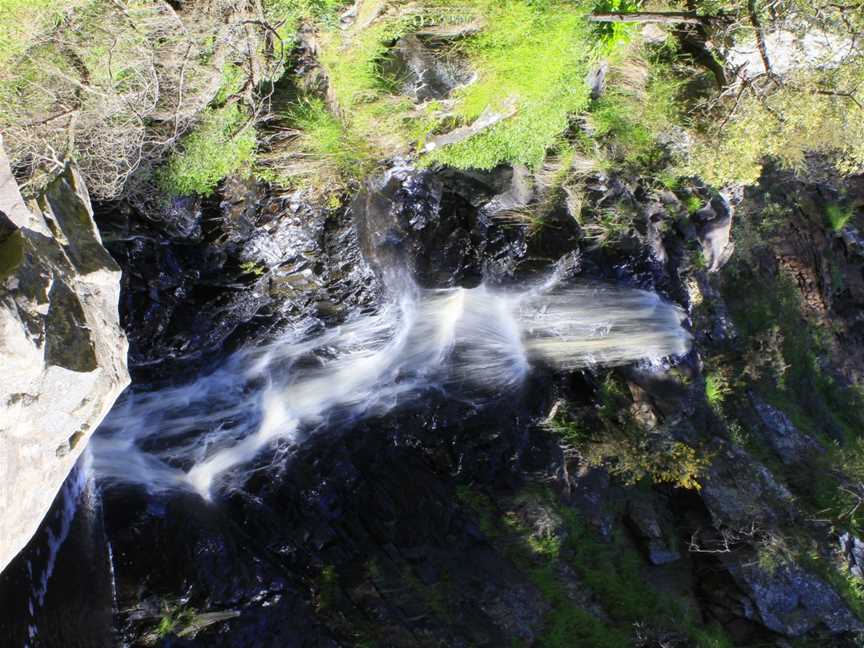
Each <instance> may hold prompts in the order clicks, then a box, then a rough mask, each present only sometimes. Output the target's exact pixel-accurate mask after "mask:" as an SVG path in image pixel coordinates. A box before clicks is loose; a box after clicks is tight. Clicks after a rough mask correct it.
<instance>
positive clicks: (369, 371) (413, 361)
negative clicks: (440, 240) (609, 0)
mask: <svg viewBox="0 0 864 648" xmlns="http://www.w3.org/2000/svg"><path fill="white" fill-rule="evenodd" d="M400 292H401V296H400V297H399V299H396V300H394V301H392V302H391V303H389V304H387V305H385V306H384V307H383V308H381V309H380V310H379V311H378V312H376V313H374V314H363V315H357V316H355V317H353V318H351V319H349V320H348V321H347V322H345V323H344V324H343V325H341V326H338V327H335V328H332V329H330V330H326V331H325V332H323V333H317V334H310V332H309V331H307V330H301V331H294V332H291V333H289V334H287V335H285V336H283V337H282V338H281V339H278V340H276V341H274V342H272V343H270V344H268V345H266V346H262V347H258V348H252V349H244V350H241V351H239V352H237V353H235V354H234V355H233V356H231V357H230V358H228V359H227V361H226V362H225V363H224V364H223V365H222V366H221V367H220V368H218V369H217V370H215V371H213V372H212V373H209V374H207V375H204V376H201V377H199V378H198V379H196V380H194V381H192V382H190V383H187V384H184V385H180V386H176V387H170V388H166V389H162V390H158V391H150V392H143V393H141V392H132V393H130V394H129V395H128V396H127V397H126V398H125V400H124V401H123V402H122V403H121V404H119V405H118V406H116V407H115V409H114V410H113V412H112V413H111V415H110V416H109V418H108V419H107V420H106V422H105V423H104V424H103V428H102V430H101V432H100V433H99V434H98V435H97V436H96V437H95V438H94V453H95V467H96V470H97V473H98V475H99V476H100V478H101V479H103V480H105V481H106V482H109V483H111V482H113V483H128V484H137V485H140V486H143V487H145V488H147V489H148V490H149V491H151V492H161V491H167V490H175V489H189V490H193V491H197V492H198V493H200V494H201V495H202V496H203V497H206V498H209V497H211V496H212V493H213V491H214V489H216V488H231V487H232V486H235V485H239V484H240V483H242V481H243V479H244V478H245V477H246V476H247V475H246V474H245V473H244V467H245V466H247V465H248V464H249V463H250V462H251V460H252V459H254V458H255V457H256V456H257V455H258V454H259V452H260V451H261V450H263V449H264V448H265V447H267V446H269V445H271V444H273V443H275V442H276V441H277V440H281V441H282V442H288V443H291V442H297V441H299V440H300V438H301V436H302V435H305V434H309V433H311V432H312V431H314V430H315V429H316V428H319V427H320V426H324V425H329V424H334V423H336V422H338V421H340V420H348V419H356V418H358V417H362V416H368V415H371V414H376V413H383V412H386V411H388V410H390V409H391V408H393V407H394V406H396V405H397V404H403V403H405V402H408V401H409V400H410V399H412V398H416V397H417V396H418V395H420V394H421V393H422V392H423V391H424V390H426V389H439V390H442V391H444V393H450V394H454V395H458V396H459V397H460V398H465V397H466V396H465V395H466V394H478V396H477V398H478V399H480V398H494V397H495V395H500V394H501V393H503V392H506V391H507V390H509V389H512V388H514V387H516V386H517V385H519V384H520V383H521V382H522V381H523V380H524V378H525V376H526V374H527V373H528V371H529V369H530V367H531V366H532V364H535V363H543V364H548V365H552V366H556V367H560V368H566V369H574V368H579V367H586V366H594V365H607V366H613V365H620V364H625V363H628V362H633V361H637V360H642V359H650V358H661V357H664V356H670V355H680V354H683V353H686V352H687V351H688V349H689V347H690V336H689V334H688V333H687V332H686V331H685V330H684V329H683V328H682V326H681V322H682V319H683V312H682V311H681V310H680V309H679V308H678V307H677V306H674V305H672V304H669V303H668V302H665V301H663V300H661V299H660V298H659V297H658V296H657V295H656V294H653V293H649V292H645V291H641V290H634V289H621V288H613V287H608V286H598V285H583V286H575V287H574V286H570V287H562V286H557V285H555V282H554V281H551V282H549V283H548V284H546V285H543V286H541V287H537V288H534V289H530V290H525V291H522V292H507V291H493V290H491V289H488V288H486V287H484V286H480V287H478V288H474V289H462V288H456V289H447V290H419V289H417V288H416V287H413V286H409V287H407V288H405V289H403V290H402V291H400ZM484 395H485V396H484ZM469 397H473V396H469Z"/></svg>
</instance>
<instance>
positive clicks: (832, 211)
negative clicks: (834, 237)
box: [825, 203, 852, 232]
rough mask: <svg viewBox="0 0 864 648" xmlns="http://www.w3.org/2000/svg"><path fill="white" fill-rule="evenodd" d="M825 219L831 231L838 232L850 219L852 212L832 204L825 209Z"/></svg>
mask: <svg viewBox="0 0 864 648" xmlns="http://www.w3.org/2000/svg"><path fill="white" fill-rule="evenodd" d="M825 219H826V220H827V222H828V226H829V227H830V228H831V230H832V231H834V232H839V231H840V230H842V229H843V228H844V227H846V224H847V223H848V222H849V221H850V220H851V219H852V210H851V209H849V208H848V207H845V208H844V207H841V206H840V205H838V204H836V203H832V204H830V205H828V206H827V207H826V208H825Z"/></svg>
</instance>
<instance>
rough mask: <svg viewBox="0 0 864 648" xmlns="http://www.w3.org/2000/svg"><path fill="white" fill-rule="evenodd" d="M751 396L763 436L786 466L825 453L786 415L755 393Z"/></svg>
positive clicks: (751, 393)
mask: <svg viewBox="0 0 864 648" xmlns="http://www.w3.org/2000/svg"><path fill="white" fill-rule="evenodd" d="M749 396H750V402H751V403H752V404H753V409H754V410H756V414H757V416H758V417H759V422H760V425H759V430H760V431H761V433H762V436H763V437H764V438H765V440H766V441H767V442H768V445H770V446H771V448H772V449H773V450H774V452H776V453H777V456H778V457H780V461H782V462H783V463H784V464H787V465H794V464H799V463H801V462H802V461H805V460H806V459H808V458H809V457H812V456H813V455H814V454H818V453H820V452H824V451H825V449H824V448H823V447H822V446H821V445H820V444H819V443H818V442H817V441H815V440H814V439H812V438H811V437H809V436H807V435H806V434H804V433H802V432H801V431H799V430H798V428H796V427H795V425H794V424H793V423H792V421H790V420H789V417H788V416H786V414H784V413H783V412H781V411H780V410H779V409H777V408H776V407H774V406H773V405H769V404H768V403H766V402H765V401H763V400H762V399H761V398H759V396H757V395H756V394H755V393H753V392H750V394H749Z"/></svg>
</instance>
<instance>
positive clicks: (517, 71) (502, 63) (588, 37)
mask: <svg viewBox="0 0 864 648" xmlns="http://www.w3.org/2000/svg"><path fill="white" fill-rule="evenodd" d="M477 4H478V5H479V9H480V10H481V11H482V14H483V16H484V19H485V20H486V23H487V28H486V29H484V30H483V31H482V32H481V33H480V34H478V35H477V36H476V37H474V38H471V39H469V40H468V41H467V42H466V43H465V44H464V46H463V51H464V52H465V53H466V54H467V55H468V59H469V60H470V61H471V63H472V64H473V65H474V66H475V67H476V69H477V70H478V75H479V78H478V80H477V81H476V82H475V83H472V84H470V85H468V86H466V87H465V88H462V89H460V90H459V91H458V94H457V96H458V100H459V102H458V104H457V108H456V113H457V115H458V117H459V119H460V121H461V122H464V123H470V122H472V121H474V120H476V119H478V118H479V117H480V116H481V115H482V114H483V113H484V111H492V112H502V113H505V114H506V113H507V112H508V111H510V110H512V109H515V114H513V115H512V116H511V117H509V118H506V119H504V120H502V121H501V122H499V123H498V124H496V125H494V126H492V127H491V128H489V129H487V130H485V131H483V132H481V133H480V134H478V135H475V136H473V137H471V138H469V139H467V140H465V141H464V142H460V143H458V144H454V145H451V146H447V147H443V148H440V149H437V150H435V151H433V152H432V153H430V154H429V155H428V156H427V158H426V161H427V162H432V161H435V162H440V163H444V164H449V165H452V166H456V167H461V168H482V169H490V168H492V167H494V166H496V165H498V164H501V163H505V162H509V163H522V164H527V165H529V166H532V167H537V166H539V164H540V163H541V162H542V161H543V159H544V157H545V156H546V152H547V150H548V149H549V148H551V147H552V146H553V145H554V144H555V143H556V141H557V140H558V138H559V137H560V136H561V135H562V133H563V132H564V131H565V130H566V128H567V126H568V123H569V119H570V117H571V116H572V115H574V114H577V113H579V112H581V111H583V110H584V109H585V108H586V107H587V106H588V101H589V94H588V93H589V90H588V88H587V86H586V84H585V82H584V79H585V76H586V74H587V72H588V70H589V68H590V65H591V63H592V62H596V60H597V56H598V55H599V51H598V47H599V44H598V41H597V38H596V36H595V35H594V32H593V31H592V30H591V29H590V27H589V25H588V24H587V23H586V21H585V20H584V16H585V14H586V12H587V11H589V10H590V6H587V5H584V4H583V5H579V4H574V3H571V2H557V1H554V0H550V1H547V2H540V3H529V2H524V1H517V0H510V1H508V2H501V3H497V2H496V3H493V2H488V3H477ZM511 107H512V108H511Z"/></svg>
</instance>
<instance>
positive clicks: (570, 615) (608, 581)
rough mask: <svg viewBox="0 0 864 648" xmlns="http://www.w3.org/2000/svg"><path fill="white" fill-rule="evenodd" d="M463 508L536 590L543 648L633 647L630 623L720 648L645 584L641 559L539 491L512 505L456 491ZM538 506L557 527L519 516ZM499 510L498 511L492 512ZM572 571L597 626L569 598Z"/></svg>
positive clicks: (720, 642)
mask: <svg viewBox="0 0 864 648" xmlns="http://www.w3.org/2000/svg"><path fill="white" fill-rule="evenodd" d="M459 495H460V499H461V500H462V502H463V503H464V504H465V505H466V506H468V507H469V508H471V509H472V510H473V511H474V513H475V514H476V515H477V517H478V522H479V524H480V527H481V529H482V530H483V533H484V534H485V535H486V536H487V537H488V538H489V539H490V540H491V541H492V542H493V544H494V545H495V547H496V549H498V550H499V551H501V552H502V553H504V554H505V555H506V556H507V557H508V558H509V559H510V560H511V561H512V562H513V563H514V565H515V566H516V567H517V568H518V569H519V570H520V571H521V572H522V573H524V574H525V575H526V576H527V578H528V579H529V580H530V581H531V582H532V583H534V585H536V586H537V588H538V589H539V590H540V591H541V593H542V594H543V596H544V598H546V600H547V601H548V602H549V604H550V605H551V610H550V612H549V613H548V614H547V616H546V618H545V620H544V621H545V622H544V629H543V633H542V635H541V636H540V638H539V640H538V642H537V645H538V646H542V647H544V648H570V647H571V646H574V645H575V646H584V647H585V648H607V647H608V648H617V647H619V646H626V645H630V644H631V643H633V628H634V624H637V623H639V624H642V625H644V626H646V627H651V628H657V629H663V630H667V631H672V632H674V633H676V634H679V635H681V638H683V639H685V640H686V639H689V640H690V642H691V645H695V646H700V647H704V648H725V647H726V646H730V645H731V644H730V643H729V641H728V640H727V639H726V638H725V637H724V636H723V635H722V634H721V633H719V632H717V631H715V630H713V629H710V628H704V627H700V624H699V622H698V620H697V619H696V618H695V617H694V615H693V614H692V612H691V611H690V610H689V609H686V608H685V607H684V606H682V604H681V602H679V601H678V600H677V599H675V598H674V597H673V596H671V595H669V594H665V593H661V592H657V591H656V590H654V589H652V588H651V587H650V586H649V585H647V584H646V580H645V578H644V576H643V574H642V572H641V565H642V561H641V559H640V557H639V555H638V553H637V552H636V550H635V549H634V548H633V547H631V546H630V545H629V544H627V542H626V540H625V539H624V538H623V537H616V538H615V539H614V540H613V541H612V542H611V543H607V542H603V541H602V540H600V539H599V538H598V537H597V536H596V534H595V532H594V531H592V530H591V529H590V528H589V527H588V525H587V524H586V523H585V521H584V520H583V519H582V518H581V517H580V516H579V515H578V513H576V512H575V511H574V510H572V509H570V508H567V507H566V506H563V505H562V504H561V503H559V502H558V500H557V498H556V496H555V495H554V493H553V492H552V491H550V490H548V489H546V488H543V487H539V486H538V487H528V488H526V489H524V490H523V491H522V492H520V493H519V494H518V495H517V496H516V497H515V498H513V500H511V501H505V502H503V503H502V502H501V501H500V500H497V501H493V500H492V499H491V498H489V497H488V496H486V495H485V494H483V493H481V492H479V491H475V490H471V489H467V488H466V489H462V490H461V491H460V493H459ZM525 504H530V505H531V507H532V508H536V507H542V508H543V509H545V510H546V511H547V512H548V513H547V515H548V516H552V517H553V518H557V519H560V521H561V524H560V529H559V530H557V531H554V530H550V531H547V532H538V531H537V530H535V529H532V528H531V527H530V526H529V525H527V523H526V522H525V521H524V520H523V519H521V518H520V516H519V514H518V510H519V508H520V507H521V506H522V505H525ZM499 505H500V506H501V507H502V508H499ZM571 570H572V572H574V573H575V574H576V575H577V577H578V582H579V583H580V584H581V586H582V587H585V588H587V590H588V593H590V596H591V598H592V600H595V601H597V602H598V603H599V604H600V605H601V606H602V608H603V611H604V612H605V613H606V614H607V615H608V619H607V620H601V619H600V618H598V617H597V616H595V615H593V614H592V613H591V612H589V611H588V610H586V609H585V607H584V606H583V605H580V603H579V602H578V601H577V600H574V598H573V594H572V592H571V588H572V587H573V584H572V581H571V580H569V579H570V577H569V576H568V572H570V571H571Z"/></svg>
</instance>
